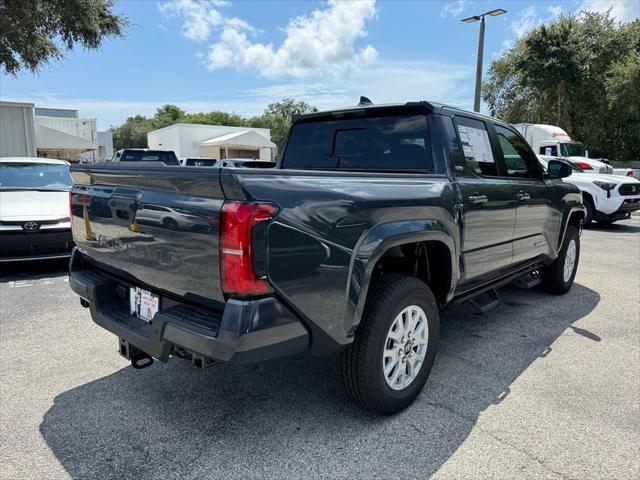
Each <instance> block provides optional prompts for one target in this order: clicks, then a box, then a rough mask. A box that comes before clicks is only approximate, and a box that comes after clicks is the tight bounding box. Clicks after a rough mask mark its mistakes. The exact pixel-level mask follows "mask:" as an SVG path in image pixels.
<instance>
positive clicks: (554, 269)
mask: <svg viewBox="0 0 640 480" xmlns="http://www.w3.org/2000/svg"><path fill="white" fill-rule="evenodd" d="M572 241H573V242H575V260H574V264H573V271H572V273H571V276H570V277H569V278H568V280H565V278H564V265H565V261H566V260H567V250H568V249H569V244H570V243H571V242H572ZM579 260H580V236H579V235H578V229H577V228H576V227H574V226H573V225H567V232H566V234H565V237H564V242H563V244H562V248H561V249H560V253H559V255H558V258H556V259H555V260H554V261H553V263H552V264H551V265H548V266H546V267H544V268H542V269H540V278H541V279H542V284H543V286H544V287H545V288H546V289H547V290H548V291H549V292H551V293H556V294H563V293H567V292H568V291H569V290H571V287H572V286H573V281H574V279H575V278H576V272H577V271H578V263H579Z"/></svg>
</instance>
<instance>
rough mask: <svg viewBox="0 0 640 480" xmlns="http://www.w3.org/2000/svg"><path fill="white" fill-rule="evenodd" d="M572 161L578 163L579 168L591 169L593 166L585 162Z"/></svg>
mask: <svg viewBox="0 0 640 480" xmlns="http://www.w3.org/2000/svg"><path fill="white" fill-rule="evenodd" d="M574 163H575V164H576V165H578V166H579V167H580V168H582V169H583V170H593V167H592V166H591V165H589V164H588V163H586V162H574Z"/></svg>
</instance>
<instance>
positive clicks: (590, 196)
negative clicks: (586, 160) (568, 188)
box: [538, 155, 640, 226]
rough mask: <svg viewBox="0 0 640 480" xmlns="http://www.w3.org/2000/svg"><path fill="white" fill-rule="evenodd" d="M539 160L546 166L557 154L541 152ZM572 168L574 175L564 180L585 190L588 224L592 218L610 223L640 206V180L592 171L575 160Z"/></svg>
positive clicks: (583, 198)
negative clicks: (550, 154)
mask: <svg viewBox="0 0 640 480" xmlns="http://www.w3.org/2000/svg"><path fill="white" fill-rule="evenodd" d="M538 160H540V163H541V164H542V166H543V167H544V168H545V170H546V168H547V164H548V162H549V160H557V157H551V156H547V155H538ZM571 168H572V170H573V171H572V173H571V175H570V176H568V177H566V178H563V179H562V180H563V181H564V182H566V183H570V184H572V185H575V186H576V187H578V188H579V189H580V190H581V191H582V200H583V203H584V206H585V209H586V215H585V218H584V225H585V226H587V225H589V224H590V223H591V222H592V221H593V220H596V221H597V222H598V223H601V224H605V225H608V224H611V223H613V222H616V221H618V220H624V219H627V218H629V217H630V216H631V212H634V211H636V210H640V181H638V180H636V179H635V178H632V177H623V176H620V175H602V174H595V173H591V172H590V171H584V170H583V169H582V168H580V167H579V166H578V165H575V164H572V165H571Z"/></svg>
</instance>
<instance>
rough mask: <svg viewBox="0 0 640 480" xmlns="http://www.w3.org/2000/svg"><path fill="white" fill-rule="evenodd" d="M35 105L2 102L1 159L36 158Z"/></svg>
mask: <svg viewBox="0 0 640 480" xmlns="http://www.w3.org/2000/svg"><path fill="white" fill-rule="evenodd" d="M34 109H35V105H34V104H33V103H16V102H0V157H35V156H36V153H37V147H36V132H35V122H34Z"/></svg>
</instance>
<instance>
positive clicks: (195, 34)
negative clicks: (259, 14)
mask: <svg viewBox="0 0 640 480" xmlns="http://www.w3.org/2000/svg"><path fill="white" fill-rule="evenodd" d="M227 5H229V3H228V2H227V1H225V0H169V1H166V2H162V3H159V4H158V9H159V10H160V12H161V13H164V14H165V15H167V16H179V17H182V18H183V19H184V23H183V25H182V35H184V36H185V37H186V38H188V39H189V40H193V41H196V42H204V41H206V40H208V39H209V37H210V36H211V34H212V33H213V32H214V31H215V30H216V29H218V28H221V27H224V26H225V25H228V26H232V27H233V28H244V29H250V27H249V25H248V24H247V23H246V22H245V21H243V20H241V19H239V18H235V17H226V16H225V15H223V13H222V12H221V11H220V8H221V7H226V6H227Z"/></svg>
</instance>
